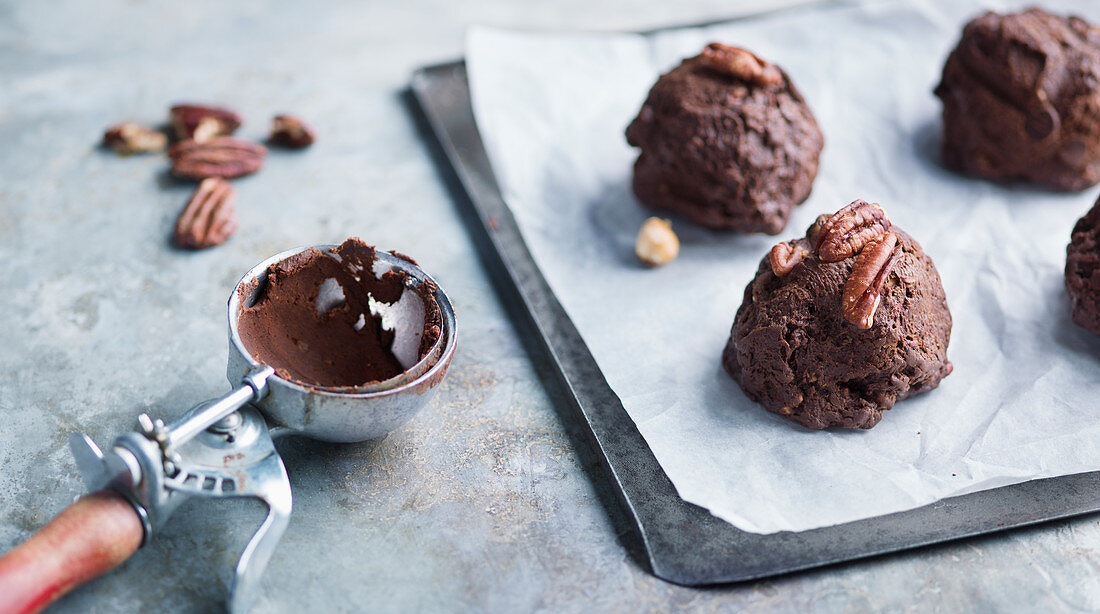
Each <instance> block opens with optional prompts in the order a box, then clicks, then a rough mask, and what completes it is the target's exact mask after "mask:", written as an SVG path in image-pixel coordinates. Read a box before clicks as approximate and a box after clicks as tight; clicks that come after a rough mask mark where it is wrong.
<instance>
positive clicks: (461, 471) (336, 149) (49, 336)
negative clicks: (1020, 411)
mask: <svg viewBox="0 0 1100 614" xmlns="http://www.w3.org/2000/svg"><path fill="white" fill-rule="evenodd" d="M783 3H790V0H783ZM774 4H776V3H769V2H766V1H765V0H754V1H753V2H723V1H720V0H702V1H691V2H661V1H657V0H627V1H615V0H565V1H562V2H549V1H545V0H524V1H509V0H489V1H486V2H479V3H476V4H475V3H472V2H453V1H443V0H420V1H415V2H406V1H403V2H377V1H376V2H350V1H349V2H342V1H339V2H338V1H326V2H289V1H285V2H280V1H266V0H246V1H241V2H216V1H212V0H200V1H190V2H176V3H168V2H159V3H153V2H140V1H133V0H130V1H125V0H107V1H100V2H81V1H77V0H70V1H67V2H32V1H30V0H27V1H24V2H14V1H12V0H6V1H3V2H0V313H2V314H3V317H4V323H3V324H2V325H0V420H2V421H0V551H3V550H7V549H8V548H10V547H12V546H14V545H15V544H17V543H18V542H20V541H22V540H23V539H25V538H26V537H27V536H29V535H30V534H31V532H33V531H34V530H36V529H38V528H39V527H41V526H42V525H43V524H44V523H45V522H46V521H47V520H48V519H49V518H50V517H52V516H53V515H54V514H55V513H56V512H57V511H59V510H60V509H62V508H63V507H64V506H65V505H67V504H68V503H69V502H71V501H72V500H73V499H74V498H75V497H76V496H78V495H79V494H80V493H81V492H82V491H83V485H82V483H81V480H80V478H79V477H78V475H77V470H76V466H75V464H74V463H73V460H72V458H71V456H70V454H69V452H68V449H67V446H66V440H67V437H68V435H69V433H71V432H73V431H78V430H83V431H85V432H87V433H89V434H90V435H91V436H92V437H93V438H94V439H95V440H96V441H98V442H100V443H101V444H106V443H108V442H109V441H110V440H111V439H112V438H113V437H114V436H115V435H117V434H118V433H120V432H121V431H123V430H124V429H128V428H131V426H132V424H133V420H134V417H135V416H136V415H137V414H138V413H139V412H142V411H150V412H152V413H153V414H154V415H160V416H164V417H166V418H171V417H174V416H177V415H178V414H179V413H181V412H182V411H184V410H185V409H187V408H188V407H190V406H191V405H193V404H195V403H197V402H199V401H202V400H203V399H206V398H208V397H211V396H214V395H217V394H219V393H221V392H223V391H225V390H226V388H227V383H226V381H225V375H224V370H225V357H226V341H225V321H224V320H225V313H224V310H225V301H226V299H227V297H228V295H229V292H230V290H231V289H232V287H233V285H234V284H235V282H236V280H237V279H238V278H239V277H240V275H242V274H243V273H244V272H245V271H246V270H247V269H248V268H249V267H251V266H252V265H253V264H255V263H256V262H258V261H260V260H262V259H263V258H265V257H267V256H269V255H271V254H273V253H275V252H278V251H281V250H283V249H286V248H288V247H292V246H295V245H302V244H309V243H320V242H326V243H327V242H337V241H339V240H341V239H343V238H344V237H346V236H349V235H359V236H361V237H363V238H364V239H367V240H368V241H369V242H372V243H376V244H378V245H380V246H383V247H385V248H388V249H398V250H401V251H403V252H407V253H409V254H411V255H413V256H415V257H416V258H418V259H419V260H420V261H421V263H422V264H423V265H424V267H425V268H426V269H427V270H428V271H429V272H431V273H432V274H433V275H434V276H435V277H436V278H437V279H438V280H439V281H440V283H441V284H442V285H443V286H444V287H445V288H446V289H447V291H448V292H449V294H450V295H451V297H452V300H453V301H454V303H455V308H456V311H457V312H458V317H459V320H460V330H461V335H460V349H459V352H458V353H457V354H456V357H455V360H454V364H453V366H452V368H451V371H450V375H449V377H448V379H447V381H446V383H445V384H444V386H443V389H442V390H441V393H440V394H439V395H438V396H437V397H436V399H435V401H434V402H433V404H432V405H431V406H430V407H428V408H426V409H425V410H424V411H423V412H422V413H421V414H420V415H419V416H418V417H417V418H415V419H414V420H413V421H412V422H410V423H409V424H408V425H407V426H406V427H405V428H403V429H401V430H399V431H397V432H395V433H393V434H392V435H390V436H389V437H387V438H385V439H384V440H382V441H378V442H371V443H367V444H360V445H349V446H336V445H327V444H319V443H314V442H310V441H307V440H301V439H298V440H288V441H284V442H283V443H281V444H280V450H281V452H282V453H283V456H284V458H285V460H286V464H287V467H288V470H289V472H290V477H291V481H292V482H293V486H294V494H295V510H294V516H293V519H292V521H291V524H290V529H289V531H288V532H287V535H286V537H285V538H284V540H283V542H282V544H281V545H280V547H279V549H278V551H277V552H276V554H275V556H274V558H273V559H272V562H271V566H270V567H269V569H268V571H267V575H266V577H265V579H264V589H265V593H264V596H263V597H262V599H261V601H260V603H259V605H258V607H257V608H256V611H263V612H358V611H383V612H385V611H493V612H514V611H531V610H540V609H541V610H549V611H578V612H579V611H584V612H589V611H623V612H633V611H638V610H651V611H668V610H684V609H691V610H693V611H694V610H699V611H735V610H742V609H743V610H747V611H754V612H755V611H768V612H771V611H776V612H788V611H789V612H803V611H807V610H808V609H810V608H811V607H812V608H813V609H815V610H818V611H830V612H832V611H838V612H839V611H863V610H871V609H875V610H888V611H901V610H909V609H913V610H920V611H945V612H958V611H1006V610H1026V611H1095V610H1100V573H1098V572H1100V570H1098V563H1100V556H1098V553H1097V549H1098V548H1100V525H1098V523H1097V521H1096V519H1093V518H1086V519H1081V520H1077V521H1073V522H1063V523H1056V524H1052V525H1048V526H1044V527H1041V528H1037V529H1032V530H1027V531H1018V532H1014V533H1011V534H1007V535H1003V536H998V537H992V538H986V539H980V540H971V541H967V542H963V543H958V544H953V545H948V546H943V547H937V548H930V549H924V550H920V551H917V552H910V553H905V554H902V555H899V556H891V557H884V558H878V559H874V560H870V561H865V562H859V563H854V564H850V565H842V566H836V567H831V568H828V569H824V570H819V571H815V572H811V573H804V574H798V575H793V576H789V577H783V578H778V579H774V580H771V581H767V582H760V583H756V584H744V585H739V586H733V587H727V588H719V589H707V590H699V589H689V588H682V587H677V586H673V585H670V584H667V583H664V582H662V581H660V580H657V579H655V578H653V577H652V576H650V575H649V574H648V573H647V571H645V569H644V566H643V565H642V564H641V563H639V560H640V559H639V557H638V556H637V552H636V548H637V546H636V543H635V541H634V540H633V539H632V536H631V535H630V534H629V531H628V529H627V527H626V525H625V524H624V523H623V521H622V518H621V515H620V513H619V511H618V509H617V508H616V507H615V503H614V499H613V498H612V497H611V496H610V493H609V491H608V487H607V484H606V481H605V480H606V478H605V477H604V475H603V473H602V472H601V470H600V468H599V467H598V465H596V464H595V462H594V457H593V456H592V452H591V450H589V449H587V448H586V446H585V445H584V444H582V443H579V442H578V441H577V437H576V428H575V426H574V425H573V423H572V418H571V417H570V416H569V414H568V409H567V408H565V406H564V404H563V403H561V402H560V401H556V400H555V395H557V394H560V393H559V392H558V391H556V389H555V388H554V387H553V385H552V384H551V383H550V382H544V381H543V380H542V379H540V376H539V373H538V371H537V369H536V366H533V365H532V363H531V361H530V359H529V358H528V356H527V354H526V353H525V352H524V349H523V346H522V344H521V342H520V340H519V338H518V337H517V331H516V330H515V329H513V327H512V325H511V324H510V323H509V320H508V318H507V317H506V314H505V313H504V311H503V310H502V308H501V306H500V304H499V303H498V301H497V298H496V295H495V294H494V292H493V289H492V287H491V286H490V285H489V283H488V280H487V278H486V277H485V274H484V273H483V272H482V270H481V268H480V265H479V263H478V261H477V259H476V256H475V253H474V249H473V246H472V244H471V241H470V239H469V237H468V236H467V234H466V232H465V230H464V228H463V226H462V225H461V223H460V221H459V218H458V216H457V215H456V212H455V210H454V206H453V204H452V202H451V200H450V198H449V196H448V194H447V192H446V190H445V188H444V186H443V184H442V183H441V181H440V179H439V176H438V174H437V171H436V169H435V168H434V166H433V164H432V162H431V159H430V157H429V155H428V152H427V150H426V146H425V144H424V143H423V142H422V141H421V138H420V136H419V135H418V133H417V128H416V125H415V123H414V121H413V120H412V119H411V117H410V115H409V113H408V111H407V108H406V106H405V102H404V100H403V99H402V96H401V91H402V89H403V88H404V86H405V84H406V83H407V80H408V77H409V75H410V73H411V72H412V70H413V69H415V68H416V67H417V66H419V65H422V64H425V63H431V62H439V61H445V60H450V59H454V58H456V57H459V56H460V55H461V54H462V43H463V34H464V31H465V28H466V27H467V26H469V25H472V24H491V25H500V26H515V27H523V28H532V29H539V28H554V29H638V28H650V27H657V26H661V25H666V24H679V23H690V22H696V21H702V20H709V19H716V18H720V17H724V16H730V15H734V14H736V13H738V12H741V11H744V10H747V9H750V8H753V7H763V6H769V5H774ZM180 100H199V101H213V102H222V103H225V104H227V105H230V106H233V107H235V108H237V109H239V110H241V111H242V112H243V113H245V114H246V115H247V117H248V122H247V123H246V124H245V126H244V128H243V129H242V131H241V134H242V135H243V136H246V137H253V138H262V137H263V136H264V135H265V134H266V131H267V127H268V122H269V119H270V117H271V115H273V114H274V113H276V112H279V111H291V112H294V113H298V114H301V115H302V116H304V117H306V118H308V119H309V120H311V121H312V122H313V123H314V124H315V126H316V128H317V130H318V133H319V140H318V143H317V144H316V145H315V146H314V147H313V148H312V149H310V150H308V151H305V152H301V153H284V152H278V151H276V152H272V154H271V155H270V157H269V159H268V163H267V166H266V168H265V169H264V170H263V171H262V172H261V173H259V174H258V175H255V176H253V177H250V178H247V179H243V180H239V181H237V182H236V184H237V186H238V189H239V192H240V195H239V200H238V211H239V214H240V218H241V228H240V230H239V231H238V232H237V234H236V235H235V236H234V237H233V238H232V239H231V240H230V241H229V242H228V243H227V244H226V245H224V246H222V247H220V248H216V249H212V250H208V251H204V252H200V253H185V252H181V251H177V250H175V249H173V248H172V247H171V246H170V245H169V234H170V231H171V227H172V223H173V221H174V219H175V216H176V214H177V212H178V211H179V209H180V208H181V207H182V205H183V203H184V201H185V200H186V198H187V196H188V194H189V192H190V190H191V184H188V183H183V182H177V181H175V180H173V179H171V178H170V177H169V176H168V175H167V174H166V172H165V171H166V162H165V159H164V158H163V157H160V156H140V157H132V158H128V159H122V158H118V157H117V156H115V155H114V154H112V153H110V152H106V151H103V150H101V149H99V148H98V147H97V144H98V140H99V138H100V135H101V133H102V130H103V128H105V127H106V126H107V125H109V124H110V123H112V122H115V121H118V120H122V119H127V118H128V119H133V120H137V121H142V122H159V121H161V120H162V119H163V117H164V115H165V113H166V109H167V106H168V105H169V103H171V102H174V101H180ZM556 408H563V409H562V411H561V413H559V411H558V410H557V409H556ZM261 517H262V514H261V510H260V506H258V505H249V504H245V503H224V502H222V503H214V502H210V501H192V502H191V503H189V504H187V505H185V506H184V507H183V508H182V509H181V510H180V511H179V512H178V513H177V514H176V515H175V516H174V517H173V519H172V523H171V526H169V527H168V528H167V529H166V530H165V531H164V532H163V533H162V534H161V535H159V536H158V537H157V539H156V540H155V541H154V542H153V543H152V544H150V545H149V546H148V547H146V548H144V549H143V550H141V551H140V552H138V553H137V555H135V556H134V557H133V558H132V559H131V560H130V561H129V562H127V563H126V564H125V565H124V566H123V567H122V568H120V569H119V570H117V571H116V572H114V573H112V574H110V575H109V576H107V577H105V578H102V579H100V580H98V581H95V582H93V583H91V584H90V585H88V586H86V587H84V588H82V589H79V590H78V591H77V592H75V593H73V594H72V595H71V596H69V597H68V598H66V599H65V600H64V601H63V602H62V603H61V604H59V605H58V606H57V608H56V610H57V611H59V612H145V611H154V610H156V611H163V612H205V611H210V610H215V609H217V608H219V607H220V602H221V600H222V599H223V596H224V592H225V586H226V580H227V578H228V575H229V570H230V569H231V565H232V563H233V561H234V560H235V558H236V556H237V553H238V552H239V550H240V548H241V547H242V546H243V544H244V542H245V541H246V539H247V537H248V536H249V534H250V531H251V530H252V529H254V528H255V526H256V524H257V523H258V522H259V521H260V519H261Z"/></svg>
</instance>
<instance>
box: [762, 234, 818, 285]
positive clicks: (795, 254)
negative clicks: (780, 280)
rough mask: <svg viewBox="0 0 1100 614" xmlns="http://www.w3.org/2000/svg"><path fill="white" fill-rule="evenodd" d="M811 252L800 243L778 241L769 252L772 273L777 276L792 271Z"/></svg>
mask: <svg viewBox="0 0 1100 614" xmlns="http://www.w3.org/2000/svg"><path fill="white" fill-rule="evenodd" d="M809 255H810V252H809V250H807V249H806V248H805V247H804V246H803V245H802V244H800V243H788V242H786V241H784V242H782V243H777V244H776V246H775V247H773V248H772V251H771V252H769V253H768V260H769V261H770V262H771V265H772V273H775V276H776V277H783V276H785V275H786V274H787V273H790V272H791V270H792V269H794V267H796V266H798V263H800V262H802V259H803V258H805V257H806V256H809Z"/></svg>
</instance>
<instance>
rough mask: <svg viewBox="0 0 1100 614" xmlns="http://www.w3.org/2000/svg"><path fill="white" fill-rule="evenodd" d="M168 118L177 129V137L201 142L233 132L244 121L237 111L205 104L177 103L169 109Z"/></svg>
mask: <svg viewBox="0 0 1100 614" xmlns="http://www.w3.org/2000/svg"><path fill="white" fill-rule="evenodd" d="M168 119H169V120H170V121H171V122H172V127H173V128H174V129H175V131H176V138H178V139H179V140H181V141H183V140H186V139H192V140H195V141H198V142H199V143H203V142H206V141H209V140H210V139H212V138H214V137H216V136H222V135H229V134H233V132H234V131H236V130H237V128H240V127H241V122H242V121H243V119H242V118H241V116H240V114H239V113H237V112H236V111H233V110H231V109H226V108H224V107H215V106H210V105H204V104H177V105H175V106H173V107H172V108H171V109H169V111H168Z"/></svg>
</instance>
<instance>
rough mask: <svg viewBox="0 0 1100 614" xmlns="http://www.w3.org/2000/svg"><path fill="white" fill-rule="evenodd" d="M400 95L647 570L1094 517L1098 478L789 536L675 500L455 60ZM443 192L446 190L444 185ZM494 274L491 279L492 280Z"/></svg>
mask: <svg viewBox="0 0 1100 614" xmlns="http://www.w3.org/2000/svg"><path fill="white" fill-rule="evenodd" d="M410 92H411V94H412V98H413V101H414V102H415V103H416V106H418V107H419V108H418V109H417V110H418V111H419V112H420V113H422V116H423V119H424V120H425V121H426V123H427V124H428V126H429V127H430V128H431V132H432V133H433V135H434V137H435V139H436V143H435V145H436V146H438V148H439V149H440V150H441V151H442V153H443V156H444V157H445V158H446V160H447V161H448V162H449V164H450V168H448V169H440V170H441V171H442V172H444V173H453V178H454V179H457V183H458V184H459V185H460V186H461V189H462V192H463V193H455V194H452V195H453V196H454V197H455V199H456V204H458V205H459V206H460V207H468V208H470V209H471V210H472V212H473V213H474V214H475V215H476V218H477V219H478V220H479V221H480V225H481V229H482V230H484V233H479V234H482V236H475V237H474V239H475V241H477V242H478V243H481V244H487V245H488V246H489V247H491V250H490V251H491V252H492V253H493V255H495V257H496V259H497V260H498V263H499V268H500V269H501V270H502V271H503V272H504V273H505V274H506V279H505V280H499V279H495V280H494V281H495V282H496V283H498V285H500V284H501V283H506V284H507V285H508V286H509V287H505V288H498V290H500V291H503V292H505V293H507V294H513V295H514V298H515V299H517V300H518V302H519V303H521V304H522V306H523V307H524V308H525V309H526V314H527V316H528V317H529V319H530V323H531V324H533V327H534V329H535V330H536V331H537V332H538V334H539V337H540V341H541V346H542V347H543V348H544V349H545V351H546V354H547V355H548V357H549V359H550V360H549V361H548V362H549V363H550V364H552V365H553V366H554V367H555V368H556V370H557V375H558V376H559V378H560V381H561V383H562V384H563V386H565V387H566V388H567V389H568V392H569V395H568V396H569V397H570V399H571V400H572V403H571V404H572V405H573V406H574V409H576V411H577V413H578V414H579V416H580V417H581V419H582V421H583V423H584V426H585V427H586V430H587V433H588V434H589V435H590V436H591V439H592V440H593V441H594V442H595V445H596V446H597V448H598V450H599V452H600V454H601V455H602V460H603V461H604V462H605V463H606V468H607V469H608V470H609V471H610V474H611V476H612V478H613V480H614V482H615V484H616V486H617V487H618V493H617V494H618V495H619V496H620V499H621V501H622V502H623V503H624V505H625V509H626V512H627V514H628V516H629V519H630V520H631V521H632V522H633V524H634V525H635V528H636V530H637V532H638V534H639V535H640V537H641V540H642V543H643V546H644V548H645V553H646V557H647V560H648V562H649V564H650V567H651V569H652V571H653V573H654V574H655V575H656V576H658V577H660V578H662V579H665V580H668V581H670V582H675V583H677V584H683V585H692V586H697V585H708V584H722V583H730V582H739V581H745V580H752V579H758V578H763V577H768V576H773V575H778V574H782V573H787V572H791V571H798V570H803V569H809V568H813V567H819V566H824V565H828V564H832V563H838V562H842V561H849V560H854V559H859V558H865V557H871V556H876V555H880V554H885V553H890V552H897V551H900V550H905V549H910V548H917V547H921V546H926V545H931V544H937V543H942V542H946V541H951V540H957V539H962V538H966V537H973V536H977V535H983V534H989V533H994V532H998V531H1004V530H1007V529H1011V528H1017V527H1024V526H1028V525H1033V524H1036V523H1041V522H1046V521H1051V520H1057V519H1062V518H1068V517H1071V516H1076V515H1081V514H1086V513H1090V512H1095V511H1100V472H1091V473H1082V474H1076V475H1070V476H1062V477H1057V478H1049V479H1043V480H1034V481H1030V482H1024V483H1021V484H1015V485H1011V486H1004V487H1000V488H995V489H991V490H984V491H980V492H975V493H971V494H967V495H962V496H958V497H952V498H949V499H944V500H942V501H939V502H936V503H934V504H931V505H927V506H924V507H921V508H917V509H914V510H909V511H905V512H899V513H896V514H890V515H886V516H879V517H875V518H869V519H866V520H860V521H856V522H851V523H846V524H842V525H837V526H832V527H824V528H821V529H815V530H812V531H804V532H799V533H792V532H781V533H774V534H769V535H759V534H755V533H749V532H745V531H741V530H739V529H737V528H736V527H735V526H733V525H731V524H729V523H727V522H725V521H723V520H721V519H719V518H716V517H715V516H712V515H711V514H710V513H709V512H707V511H706V510H705V509H703V508H701V507H699V506H696V505H693V504H690V503H687V502H686V501H684V500H683V499H681V498H680V497H679V496H678V495H677V493H676V490H675V487H674V486H673V485H672V483H671V482H670V481H669V479H668V477H667V476H666V475H665V473H664V471H663V470H662V469H661V467H660V465H659V464H658V463H657V459H656V458H655V457H654V456H653V453H652V452H651V451H650V449H649V447H648V445H646V443H645V440H644V439H643V438H642V436H641V433H639V432H638V430H637V428H636V427H635V425H634V423H633V421H632V420H631V419H630V417H629V416H628V415H627V413H626V410H625V409H624V408H623V406H622V403H621V402H620V401H619V399H618V397H617V396H616V395H615V393H614V391H612V390H611V388H610V386H609V385H608V384H607V381H606V380H605V379H604V377H603V374H602V373H601V372H600V369H599V367H598V365H597V364H596V362H595V359H594V358H593V357H592V355H591V353H590V352H589V351H588V348H587V346H586V345H585V343H584V341H583V339H582V338H581V336H580V334H579V332H578V331H577V330H576V328H575V327H574V326H573V323H572V321H571V320H570V319H569V317H568V315H567V314H566V312H565V310H564V309H563V308H562V306H561V304H560V303H559V302H558V300H557V298H556V297H555V295H554V293H553V291H552V290H551V289H550V287H549V285H548V284H547V282H546V280H545V279H544V278H543V276H542V274H541V272H540V271H539V269H538V267H537V265H536V264H535V262H534V260H533V258H532V256H531V253H530V251H529V250H528V248H527V245H526V243H525V242H524V240H523V237H522V235H521V234H520V231H519V228H518V226H517V224H516V222H515V219H514V218H513V217H512V214H511V212H510V210H509V209H508V207H507V205H506V204H505V203H504V202H503V199H502V197H501V195H500V190H499V188H498V187H497V183H496V180H495V178H494V176H493V173H492V169H491V166H490V164H489V161H488V158H487V156H486V153H485V150H484V147H483V145H482V142H481V139H480V136H479V134H478V132H477V127H476V124H475V122H474V117H473V112H472V109H471V104H470V93H469V88H468V84H467V81H466V72H465V64H464V63H463V62H462V61H457V62H451V63H446V64H440V65H435V66H428V67H424V68H422V69H419V70H417V71H416V72H415V73H414V74H413V76H412V80H411V84H410ZM452 191H454V190H452ZM496 277H500V276H499V275H498V276H496Z"/></svg>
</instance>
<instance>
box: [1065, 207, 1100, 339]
mask: <svg viewBox="0 0 1100 614" xmlns="http://www.w3.org/2000/svg"><path fill="white" fill-rule="evenodd" d="M1066 292H1067V293H1069V301H1070V308H1071V312H1072V314H1073V321H1074V322H1076V323H1077V324H1078V325H1080V326H1082V327H1084V328H1085V329H1086V330H1088V331H1089V332H1091V333H1093V334H1094V335H1100V200H1098V201H1097V202H1096V204H1094V205H1093V206H1092V209H1089V212H1088V213H1086V214H1085V216H1084V217H1082V218H1081V219H1079V220H1077V224H1076V225H1074V227H1073V234H1072V235H1071V236H1070V241H1069V248H1067V250H1066Z"/></svg>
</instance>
